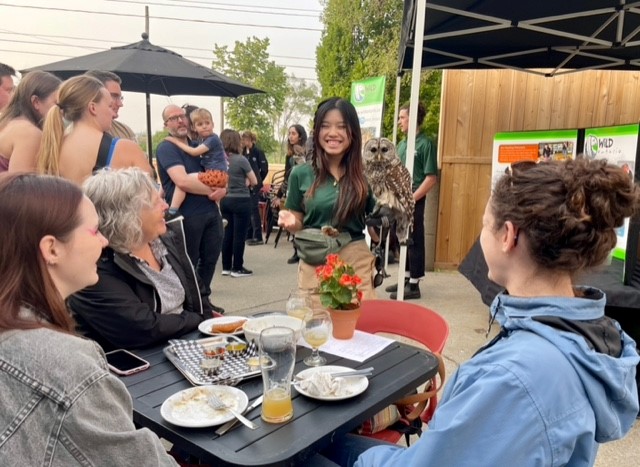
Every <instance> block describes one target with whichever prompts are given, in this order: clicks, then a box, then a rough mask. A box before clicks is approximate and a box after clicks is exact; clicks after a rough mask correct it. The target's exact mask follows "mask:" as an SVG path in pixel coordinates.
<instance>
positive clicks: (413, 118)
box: [397, 0, 427, 300]
mask: <svg viewBox="0 0 640 467" xmlns="http://www.w3.org/2000/svg"><path fill="white" fill-rule="evenodd" d="M426 11H427V2H426V0H417V6H416V27H415V29H414V31H415V34H414V35H413V36H414V37H413V40H414V43H413V67H412V70H411V100H410V102H409V105H410V106H411V107H410V109H409V132H408V134H407V160H406V166H407V170H409V173H410V174H413V159H414V158H415V150H416V133H417V131H416V130H417V126H418V125H417V124H418V122H417V116H418V100H419V99H420V72H421V70H422V42H423V40H424V38H423V36H424V20H425V15H426ZM406 264H407V247H406V246H401V247H400V264H399V265H398V292H397V294H398V295H397V297H398V300H404V269H405V266H406ZM423 267H424V265H423Z"/></svg>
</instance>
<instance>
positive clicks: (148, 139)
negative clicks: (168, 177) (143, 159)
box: [145, 92, 153, 167]
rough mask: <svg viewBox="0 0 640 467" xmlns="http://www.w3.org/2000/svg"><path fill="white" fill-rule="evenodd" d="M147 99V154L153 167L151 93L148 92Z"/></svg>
mask: <svg viewBox="0 0 640 467" xmlns="http://www.w3.org/2000/svg"><path fill="white" fill-rule="evenodd" d="M145 94H146V97H147V154H149V164H151V167H153V148H152V147H151V143H152V141H153V137H152V135H151V96H150V95H149V92H146V93H145Z"/></svg>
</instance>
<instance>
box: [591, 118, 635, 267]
mask: <svg viewBox="0 0 640 467" xmlns="http://www.w3.org/2000/svg"><path fill="white" fill-rule="evenodd" d="M638 128H639V125H638V124H633V125H620V126H611V127H600V128H587V129H585V130H584V151H583V153H584V157H587V158H589V159H607V161H608V162H609V163H610V164H616V165H618V166H620V167H622V169H623V170H625V171H626V172H627V173H628V174H629V178H630V179H631V180H633V179H634V173H635V170H636V155H637V151H638ZM616 235H617V237H618V242H617V244H616V248H615V249H614V250H613V257H614V258H618V259H622V260H624V259H625V257H626V250H627V237H628V235H629V219H625V222H624V225H623V226H622V227H620V228H619V229H618V230H617V231H616Z"/></svg>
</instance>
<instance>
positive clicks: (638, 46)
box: [399, 0, 640, 76]
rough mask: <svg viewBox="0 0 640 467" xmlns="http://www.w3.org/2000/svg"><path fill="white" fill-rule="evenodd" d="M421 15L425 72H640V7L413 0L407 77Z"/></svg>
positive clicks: (403, 62) (403, 54) (404, 59)
mask: <svg viewBox="0 0 640 467" xmlns="http://www.w3.org/2000/svg"><path fill="white" fill-rule="evenodd" d="M418 12H420V15H421V16H422V20H423V26H422V27H420V28H419V30H421V31H422V34H421V37H419V38H418V39H419V40H418V46H417V47H419V48H420V49H421V50H422V54H421V57H420V59H421V60H420V63H421V68H424V69H488V68H512V69H517V70H521V71H527V72H532V73H539V74H545V75H549V76H551V75H554V74H559V73H568V72H575V71H580V70H587V69H603V68H604V69H610V70H640V2H627V1H625V0H564V1H557V0H555V1H547V0H540V1H537V2H514V1H512V0H484V1H483V0H475V1H474V0H437V1H432V0H405V2H404V15H403V21H402V35H401V40H400V62H399V68H400V70H405V69H411V68H412V66H413V58H414V50H415V48H416V46H415V38H416V35H415V32H416V30H417V28H416V20H417V17H418ZM420 39H421V40H420ZM535 69H546V70H551V71H545V72H541V71H539V70H538V71H536V70H535Z"/></svg>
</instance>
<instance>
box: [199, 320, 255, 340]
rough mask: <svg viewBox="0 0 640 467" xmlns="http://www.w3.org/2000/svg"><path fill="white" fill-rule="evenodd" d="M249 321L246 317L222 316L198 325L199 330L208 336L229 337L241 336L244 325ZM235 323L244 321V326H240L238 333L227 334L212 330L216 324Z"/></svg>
mask: <svg viewBox="0 0 640 467" xmlns="http://www.w3.org/2000/svg"><path fill="white" fill-rule="evenodd" d="M247 320H248V318H246V317H245V316H220V317H218V318H211V319H208V320H205V321H203V322H202V323H200V324H199V325H198V329H199V330H200V332H201V333H203V334H207V335H209V336H228V335H233V336H239V335H240V334H242V333H243V332H244V330H243V329H242V324H244V323H245V322H246V321H247ZM235 321H238V322H240V321H242V324H241V325H240V327H239V328H238V330H237V331H236V332H230V333H225V332H212V331H211V328H212V327H213V325H214V324H227V323H233V322H235Z"/></svg>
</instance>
